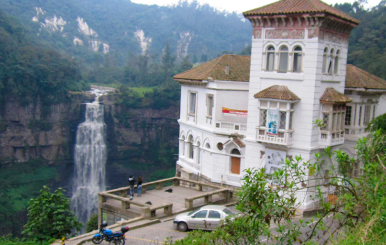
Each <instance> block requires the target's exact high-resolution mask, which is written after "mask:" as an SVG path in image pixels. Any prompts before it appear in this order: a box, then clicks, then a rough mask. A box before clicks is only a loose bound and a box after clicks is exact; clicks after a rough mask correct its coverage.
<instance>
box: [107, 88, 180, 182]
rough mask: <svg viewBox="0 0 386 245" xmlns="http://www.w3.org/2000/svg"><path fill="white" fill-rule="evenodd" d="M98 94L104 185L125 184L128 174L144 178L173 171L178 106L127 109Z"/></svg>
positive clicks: (164, 174)
mask: <svg viewBox="0 0 386 245" xmlns="http://www.w3.org/2000/svg"><path fill="white" fill-rule="evenodd" d="M117 96H119V95H118V94H109V95H105V96H102V97H101V98H100V102H101V103H103V104H104V106H105V123H106V125H107V145H108V157H107V168H106V169H107V170H106V174H107V176H106V177H107V188H117V187H122V186H124V185H127V177H128V176H129V175H130V174H133V175H135V176H138V175H142V176H144V180H145V181H149V180H151V179H155V178H160V177H164V176H166V175H168V174H169V175H170V174H173V173H174V171H175V162H176V157H175V154H178V128H179V126H178V122H177V119H178V117H179V107H178V106H171V107H168V108H165V109H159V110H157V109H152V108H151V107H150V106H149V107H145V108H136V109H129V108H126V107H123V106H121V105H117V104H115V100H116V98H117Z"/></svg>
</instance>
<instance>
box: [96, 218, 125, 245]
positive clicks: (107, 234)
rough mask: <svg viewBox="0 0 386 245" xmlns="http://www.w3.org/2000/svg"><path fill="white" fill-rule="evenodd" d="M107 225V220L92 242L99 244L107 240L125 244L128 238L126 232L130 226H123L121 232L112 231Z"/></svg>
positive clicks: (120, 244) (121, 244)
mask: <svg viewBox="0 0 386 245" xmlns="http://www.w3.org/2000/svg"><path fill="white" fill-rule="evenodd" d="M106 226H107V222H106V221H103V222H102V225H101V227H100V229H99V233H97V234H95V235H94V237H93V238H92V242H93V243H94V244H99V243H101V242H103V240H105V241H107V242H109V243H113V244H115V245H124V244H125V240H126V238H125V233H126V232H128V231H129V227H128V226H123V227H122V228H121V232H112V231H111V230H110V229H106Z"/></svg>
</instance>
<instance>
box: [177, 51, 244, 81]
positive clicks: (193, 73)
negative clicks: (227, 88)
mask: <svg viewBox="0 0 386 245" xmlns="http://www.w3.org/2000/svg"><path fill="white" fill-rule="evenodd" d="M226 66H228V67H229V72H228V73H229V74H227V73H226ZM250 66H251V57H250V56H243V55H229V54H224V55H222V56H220V57H218V58H216V59H214V60H211V61H209V62H206V63H204V64H202V65H200V66H197V67H195V68H193V69H190V70H187V71H184V72H182V73H180V74H177V75H175V76H174V77H173V78H174V79H176V80H181V79H183V80H195V81H202V80H208V79H209V80H210V79H213V80H222V81H239V82H249V71H250Z"/></svg>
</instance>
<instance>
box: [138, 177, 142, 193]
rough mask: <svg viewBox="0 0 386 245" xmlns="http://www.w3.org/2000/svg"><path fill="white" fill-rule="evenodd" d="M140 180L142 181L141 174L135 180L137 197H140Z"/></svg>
mask: <svg viewBox="0 0 386 245" xmlns="http://www.w3.org/2000/svg"><path fill="white" fill-rule="evenodd" d="M142 182H143V179H142V176H139V177H138V182H137V197H140V196H141V194H142Z"/></svg>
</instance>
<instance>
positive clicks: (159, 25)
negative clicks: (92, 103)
mask: <svg viewBox="0 0 386 245" xmlns="http://www.w3.org/2000/svg"><path fill="white" fill-rule="evenodd" d="M36 7H40V8H42V10H43V11H44V12H45V13H44V15H43V14H40V15H39V22H33V21H31V20H32V17H34V16H37V13H36V9H35V8H36ZM0 9H2V10H3V11H5V12H6V13H8V14H11V15H14V16H18V17H19V18H21V19H22V20H23V22H24V23H25V24H26V25H28V26H29V27H31V29H32V30H33V31H34V33H35V34H36V33H39V38H40V39H42V40H44V41H46V42H47V43H48V44H50V45H51V46H52V47H55V48H56V49H59V50H62V51H64V52H66V53H68V54H71V55H73V56H74V57H76V58H77V59H80V60H82V61H84V62H85V63H86V64H88V65H89V66H93V65H94V64H103V63H104V60H105V56H104V54H103V52H101V51H102V48H101V47H100V50H99V51H98V52H93V51H90V49H89V41H91V40H98V41H99V42H102V43H106V44H108V45H109V46H110V52H109V53H110V57H111V59H110V60H112V59H113V60H115V61H114V62H117V64H118V66H124V65H125V64H126V60H127V55H128V54H129V53H130V52H131V53H132V54H134V55H138V54H141V53H142V49H141V47H140V44H139V40H138V38H137V37H136V36H135V34H134V33H135V32H136V31H138V30H143V31H144V34H145V37H149V38H151V39H152V41H151V44H150V46H149V50H148V51H149V54H150V57H155V59H160V55H159V54H160V53H162V50H163V48H164V47H165V43H166V42H168V43H169V44H170V46H171V49H172V51H173V53H174V54H176V53H177V49H178V45H179V44H180V43H179V41H180V40H182V39H184V36H185V35H187V39H186V40H188V39H189V38H191V41H190V42H189V46H188V55H189V56H190V57H191V58H192V60H193V61H195V62H199V61H207V60H210V59H213V58H214V57H217V55H218V54H219V53H221V52H222V51H224V50H229V51H235V52H238V51H240V50H241V49H242V48H244V47H245V46H246V45H247V44H249V43H250V37H251V34H250V33H251V25H250V24H249V23H248V22H244V21H242V18H241V17H240V15H238V14H236V13H224V12H220V11H218V10H216V9H214V8H212V7H210V6H209V5H207V4H205V5H200V4H198V3H197V2H191V3H188V2H180V3H179V4H178V5H175V6H173V7H159V6H157V5H152V6H148V5H143V4H136V3H133V2H131V1H129V0H93V1H89V0H64V1H55V0H47V1H41V0H19V1H14V0H0ZM54 16H56V17H58V18H60V17H62V18H63V20H64V21H66V24H65V25H64V29H63V31H60V27H59V28H58V29H59V30H57V31H53V30H52V29H50V28H49V27H47V28H46V27H43V26H42V24H41V23H43V24H46V22H45V19H52V18H53V17H54ZM78 17H80V18H83V19H84V21H85V22H87V24H88V26H89V27H90V28H92V29H93V30H94V31H95V32H96V33H97V34H98V37H97V38H95V37H89V36H86V35H83V34H82V33H80V32H79V30H78V29H79V27H78V22H77V18H78ZM47 26H48V25H47ZM74 37H77V38H79V39H81V40H82V41H83V43H84V45H83V46H80V45H76V46H75V45H74V43H73V39H74ZM182 50H183V48H182ZM106 58H107V57H106ZM182 58H183V57H180V60H178V61H181V60H182ZM107 59H108V58H107Z"/></svg>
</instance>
